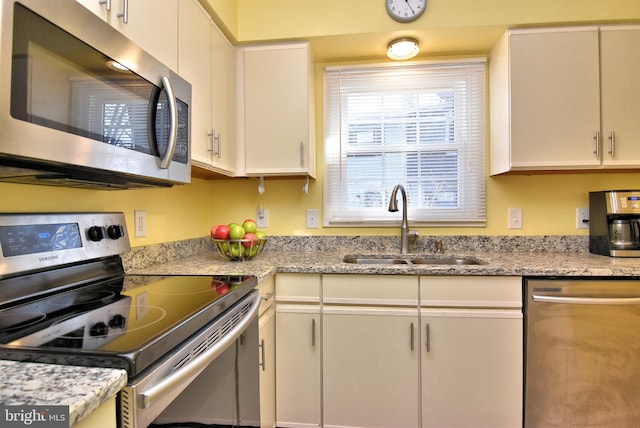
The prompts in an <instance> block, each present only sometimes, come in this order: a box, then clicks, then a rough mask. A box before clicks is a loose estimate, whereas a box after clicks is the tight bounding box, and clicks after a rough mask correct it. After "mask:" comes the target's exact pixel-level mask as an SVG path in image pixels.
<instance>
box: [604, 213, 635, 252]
mask: <svg viewBox="0 0 640 428" xmlns="http://www.w3.org/2000/svg"><path fill="white" fill-rule="evenodd" d="M639 230H640V222H639V220H638V219H615V220H611V223H610V224H609V238H610V239H611V246H612V247H614V248H619V249H630V248H634V247H636V246H638V244H639V243H640V232H639Z"/></svg>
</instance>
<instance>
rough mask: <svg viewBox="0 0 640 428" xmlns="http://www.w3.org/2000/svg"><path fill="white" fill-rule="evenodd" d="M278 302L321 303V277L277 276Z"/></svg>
mask: <svg viewBox="0 0 640 428" xmlns="http://www.w3.org/2000/svg"><path fill="white" fill-rule="evenodd" d="M276 301H277V302H303V303H320V275H315V274H297V273H279V274H277V275H276Z"/></svg>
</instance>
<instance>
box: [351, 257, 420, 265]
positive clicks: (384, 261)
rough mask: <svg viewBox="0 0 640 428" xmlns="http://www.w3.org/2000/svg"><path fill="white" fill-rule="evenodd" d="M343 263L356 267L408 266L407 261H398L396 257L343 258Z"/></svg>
mask: <svg viewBox="0 0 640 428" xmlns="http://www.w3.org/2000/svg"><path fill="white" fill-rule="evenodd" d="M342 261H343V262H345V263H354V264H357V265H408V264H409V260H405V259H399V258H397V257H384V256H382V257H377V256H376V257H374V256H371V257H368V256H367V257H358V256H344V258H343V259H342Z"/></svg>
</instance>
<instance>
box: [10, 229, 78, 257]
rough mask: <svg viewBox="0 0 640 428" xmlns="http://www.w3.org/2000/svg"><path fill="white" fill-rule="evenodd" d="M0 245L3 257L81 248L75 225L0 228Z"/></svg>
mask: <svg viewBox="0 0 640 428" xmlns="http://www.w3.org/2000/svg"><path fill="white" fill-rule="evenodd" d="M0 245H1V246H2V254H3V256H4V257H13V256H22V255H25V254H36V253H48V252H51V251H59V250H68V249H70V248H81V247H82V239H81V237H80V227H79V226H78V224H77V223H57V224H34V225H20V226H0Z"/></svg>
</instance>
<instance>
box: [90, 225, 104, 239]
mask: <svg viewBox="0 0 640 428" xmlns="http://www.w3.org/2000/svg"><path fill="white" fill-rule="evenodd" d="M87 235H88V236H89V239H90V240H91V241H93V242H100V241H102V240H103V239H104V228H103V227H101V226H91V227H90V228H89V231H88V233H87Z"/></svg>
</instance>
